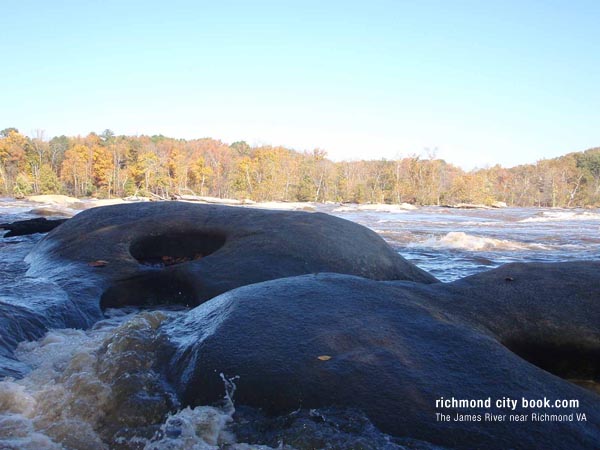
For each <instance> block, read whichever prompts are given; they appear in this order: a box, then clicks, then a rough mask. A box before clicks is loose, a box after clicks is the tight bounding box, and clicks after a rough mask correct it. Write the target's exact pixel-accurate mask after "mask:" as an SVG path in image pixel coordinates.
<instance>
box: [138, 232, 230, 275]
mask: <svg viewBox="0 0 600 450" xmlns="http://www.w3.org/2000/svg"><path fill="white" fill-rule="evenodd" d="M224 244H225V237H224V236H222V235H219V234H211V233H199V232H189V233H168V234H159V235H157V236H146V237H143V238H141V239H138V240H137V241H135V242H133V243H132V244H131V246H130V247H129V253H131V256H133V257H134V258H135V259H137V260H138V262H139V263H140V264H143V265H145V266H150V267H157V268H161V267H167V266H172V265H175V264H181V263H184V262H188V261H194V260H197V259H200V258H203V257H205V256H208V255H210V254H211V253H214V252H215V251H217V250H218V249H219V248H221V247H222V246H223V245H224Z"/></svg>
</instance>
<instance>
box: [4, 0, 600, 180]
mask: <svg viewBox="0 0 600 450" xmlns="http://www.w3.org/2000/svg"><path fill="white" fill-rule="evenodd" d="M599 21H600V1H596V0H591V1H577V0H572V1H567V0H563V1H554V0H546V1H537V0H518V1H511V0H503V1H494V0H486V1H453V0H446V1H430V0H419V1H416V0H413V1H402V0H396V1H378V0H369V1H361V2H354V1H351V0H346V1H335V0H329V1H324V0H320V1H312V0H302V1H285V0H279V1H228V0H222V1H214V0H211V1H181V0H170V1H152V0H145V1H127V0H121V1H113V0H103V1H100V0H98V1H92V0H87V1H81V0H77V1H60V0H53V1H47V0H42V1H35V0H20V1H19V0H7V1H5V2H3V5H2V14H0V55H1V57H2V62H0V129H2V128H6V127H16V128H18V129H19V131H21V132H22V133H24V134H27V135H31V136H33V135H35V134H36V130H44V133H45V136H46V137H52V136H56V135H62V134H64V135H67V136H74V135H86V134H88V133H89V132H91V131H94V132H96V133H101V132H102V131H103V130H105V129H111V130H112V131H113V132H115V133H116V134H127V135H140V134H147V135H153V134H163V135H165V136H170V137H176V138H185V139H192V138H201V137H212V138H215V139H221V140H222V141H224V142H227V143H232V142H235V141H238V140H245V141H246V142H248V143H249V144H251V145H284V146H286V147H290V148H294V149H297V150H300V151H302V150H312V149H314V148H321V149H324V150H326V151H327V153H328V156H329V157H330V158H331V159H334V160H358V159H380V158H386V159H393V158H399V157H404V156H408V155H415V154H419V155H424V156H425V155H433V154H435V155H436V157H439V158H443V159H445V160H446V161H448V162H450V163H453V164H457V165H459V166H461V167H463V168H465V169H471V168H474V167H486V166H491V165H494V164H497V163H498V164H501V165H503V166H505V167H510V166H514V165H517V164H524V163H532V162H535V161H537V160H539V159H543V158H551V157H555V156H559V155H562V154H565V153H569V152H573V151H581V150H585V149H587V148H590V147H596V146H600V27H599V26H598V23H599Z"/></svg>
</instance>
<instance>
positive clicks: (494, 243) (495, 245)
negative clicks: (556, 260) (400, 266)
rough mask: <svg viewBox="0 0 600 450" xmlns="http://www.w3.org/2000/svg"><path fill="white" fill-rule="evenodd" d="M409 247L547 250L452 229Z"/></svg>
mask: <svg viewBox="0 0 600 450" xmlns="http://www.w3.org/2000/svg"><path fill="white" fill-rule="evenodd" d="M407 247H409V248H410V247H429V248H438V249H439V248H441V249H460V250H469V251H483V250H545V249H547V248H548V247H546V246H545V245H542V244H535V243H525V242H516V241H511V240H507V239H494V238H491V237H484V236H475V235H472V234H467V233H465V232H463V231H451V232H449V233H446V234H445V235H443V236H436V237H430V238H428V239H426V240H424V241H421V242H413V243H410V244H408V245H407Z"/></svg>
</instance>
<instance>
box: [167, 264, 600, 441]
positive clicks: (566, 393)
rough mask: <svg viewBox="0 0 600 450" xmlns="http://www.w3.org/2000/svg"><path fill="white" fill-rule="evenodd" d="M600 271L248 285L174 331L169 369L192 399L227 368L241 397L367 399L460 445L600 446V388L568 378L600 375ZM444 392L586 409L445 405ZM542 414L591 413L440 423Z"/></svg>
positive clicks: (215, 386) (565, 268)
mask: <svg viewBox="0 0 600 450" xmlns="http://www.w3.org/2000/svg"><path fill="white" fill-rule="evenodd" d="M599 269H600V263H587V262H586V263H565V264H546V265H545V264H513V265H508V266H505V267H502V268H500V269H497V270H492V271H490V272H487V273H484V274H480V275H475V276H472V277H467V278H465V279H463V280H459V281H457V282H454V283H449V284H442V283H438V284H430V285H425V284H419V283H412V282H376V281H372V280H366V279H362V278H358V277H352V276H345V275H338V274H322V275H307V276H301V277H295V278H286V279H281V280H274V281H270V282H265V283H260V284H255V285H252V286H246V287H243V288H239V289H236V290H234V291H231V292H228V293H226V294H223V295H221V296H219V297H217V298H214V299H213V300H211V301H209V302H207V303H205V304H203V305H201V306H199V307H197V308H195V309H194V310H192V311H191V312H190V313H188V314H187V315H186V316H184V317H181V318H179V319H177V320H176V321H174V322H172V323H170V324H168V325H166V326H165V327H164V331H163V332H164V333H165V335H166V336H167V338H168V340H169V341H170V342H171V345H172V346H173V352H174V357H173V359H172V362H171V367H170V369H169V374H170V379H171V381H172V382H173V383H174V384H175V386H176V388H177V389H178V392H179V394H180V396H181V397H182V398H183V401H184V403H185V404H191V405H197V404H198V405H199V404H210V403H212V402H215V401H217V400H218V399H219V398H221V397H222V395H223V387H222V383H221V379H220V374H224V375H225V376H227V377H234V376H235V377H238V378H237V380H236V384H237V391H236V402H237V404H239V405H249V406H253V407H259V408H262V409H264V410H265V411H267V412H269V413H270V414H276V415H277V414H282V413H285V412H290V411H293V410H295V409H297V408H320V407H326V406H332V405H335V406H339V407H353V408H358V409H360V410H362V411H364V412H365V413H366V414H367V416H368V417H369V419H370V420H372V421H373V423H374V424H375V425H376V426H377V427H378V428H379V429H381V430H382V431H383V432H385V433H388V434H391V435H394V436H409V437H412V438H416V439H421V440H425V441H428V442H432V443H433V444H437V445H443V446H448V447H451V448H464V449H471V448H478V447H482V446H484V447H485V448H491V449H505V448H523V449H525V448H561V449H562V448H564V449H586V448H592V447H593V446H594V445H595V443H597V442H599V438H600V425H599V424H600V397H598V395H596V394H594V393H592V392H590V391H588V390H585V389H583V388H581V387H579V386H577V385H575V384H573V383H571V382H569V381H565V380H564V379H561V378H560V377H564V378H567V379H575V380H588V381H590V382H592V383H593V382H596V383H597V382H598V381H600V370H599V369H600V365H599V363H598V361H600V358H598V355H599V354H600V353H599V352H600V330H599V326H598V325H599V324H600V302H598V298H600V279H599V276H598V273H600V272H599ZM552 373H554V374H555V375H557V376H555V375H553V374H552ZM440 397H445V398H451V397H454V398H457V399H473V400H476V399H487V398H488V397H491V399H492V401H493V402H495V401H496V400H497V399H501V398H503V397H508V398H512V399H517V400H519V402H520V401H521V398H526V399H543V398H544V397H545V398H548V399H550V401H551V402H554V401H555V400H562V399H577V400H579V402H580V405H579V407H578V408H575V409H543V408H542V409H533V410H532V409H529V410H527V409H523V408H521V407H520V406H519V407H517V409H516V410H515V411H511V410H507V409H495V408H493V407H492V408H491V409H485V408H473V409H466V410H461V409H456V408H449V409H447V410H445V409H439V408H436V400H437V399H439V398H440ZM532 411H533V412H537V413H552V414H560V413H562V414H565V413H573V412H581V413H585V414H586V415H587V422H577V421H573V422H536V423H535V424H532V423H528V424H527V426H523V424H515V423H513V422H509V421H508V419H507V420H506V421H504V422H486V423H482V422H480V421H477V422H468V421H467V422H455V421H451V422H440V421H436V413H444V414H451V415H452V416H454V415H456V413H457V412H458V413H466V414H481V415H482V417H483V415H484V414H485V413H493V414H508V413H513V414H515V413H521V414H526V413H527V414H528V413H531V412H532ZM557 436H560V442H557V441H556V437H557Z"/></svg>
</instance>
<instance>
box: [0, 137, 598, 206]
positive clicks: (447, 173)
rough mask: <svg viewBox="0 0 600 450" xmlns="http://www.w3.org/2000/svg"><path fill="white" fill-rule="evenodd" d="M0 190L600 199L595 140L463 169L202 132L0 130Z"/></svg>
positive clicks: (544, 201) (588, 202)
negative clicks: (517, 161) (336, 155)
mask: <svg viewBox="0 0 600 450" xmlns="http://www.w3.org/2000/svg"><path fill="white" fill-rule="evenodd" d="M0 192H1V193H2V195H5V196H15V197H23V196H27V195H32V194H59V193H60V194H68V195H72V196H76V197H90V196H93V197H100V198H107V197H127V196H131V195H139V196H151V197H158V198H172V197H173V196H177V195H184V194H193V195H200V196H214V197H220V198H237V199H252V200H256V201H267V200H278V201H313V202H325V201H333V202H356V203H404V202H407V203H412V204H417V205H445V204H456V203H476V204H488V205H489V204H493V203H494V202H499V201H500V202H505V203H507V204H508V205H511V206H552V207H574V206H600V148H593V149H589V150H586V151H584V152H576V153H569V154H566V155H564V156H561V157H558V158H553V159H544V160H540V161H537V162H536V163H535V164H526V165H521V166H516V167H512V168H503V167H501V166H499V165H496V166H493V167H489V168H485V169H477V170H473V171H464V170H462V169H461V168H459V167H456V166H454V165H452V164H449V163H447V162H445V161H444V160H442V159H438V158H436V157H435V155H429V156H427V157H422V156H420V155H412V156H409V157H404V158H401V159H397V160H386V159H382V160H370V161H343V162H333V161H331V160H329V159H327V154H326V152H325V151H323V150H321V149H315V150H313V151H310V152H307V151H305V152H297V151H294V150H292V149H289V148H285V147H279V146H254V147H253V146H250V145H248V144H247V143H246V142H244V141H239V142H234V143H232V144H230V145H228V144H225V143H223V142H221V141H219V140H216V139H211V138H203V139H194V140H183V139H173V138H168V137H165V136H162V135H159V136H116V135H115V134H114V133H112V132H111V131H110V130H105V131H104V132H102V133H100V134H95V133H90V134H88V135H87V136H85V137H81V136H77V137H67V136H57V137H53V138H52V139H49V140H48V139H45V136H44V134H43V132H39V131H38V132H37V133H36V136H35V137H33V138H32V137H27V136H25V135H23V134H21V133H19V131H18V130H17V129H15V128H6V129H4V130H2V131H0Z"/></svg>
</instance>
